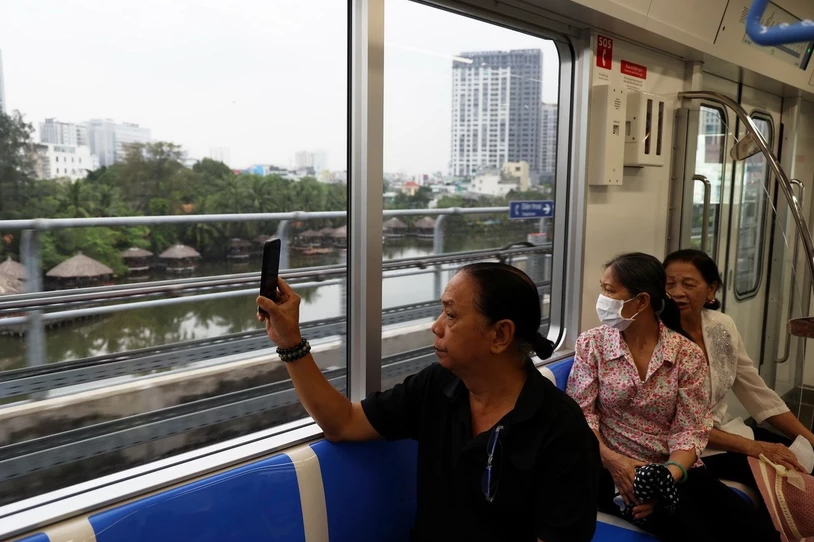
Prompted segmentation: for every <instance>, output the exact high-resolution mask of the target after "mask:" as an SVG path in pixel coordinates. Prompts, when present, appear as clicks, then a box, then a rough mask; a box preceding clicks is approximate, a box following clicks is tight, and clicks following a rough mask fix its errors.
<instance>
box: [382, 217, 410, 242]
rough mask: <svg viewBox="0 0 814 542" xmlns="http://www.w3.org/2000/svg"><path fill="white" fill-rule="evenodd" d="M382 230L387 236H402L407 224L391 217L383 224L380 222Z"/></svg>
mask: <svg viewBox="0 0 814 542" xmlns="http://www.w3.org/2000/svg"><path fill="white" fill-rule="evenodd" d="M382 230H383V231H384V236H385V237H389V238H394V237H403V236H404V233H405V232H406V231H407V224H405V223H404V222H402V221H401V220H399V219H398V218H396V217H393V218H391V219H390V220H388V221H387V222H385V223H384V224H382Z"/></svg>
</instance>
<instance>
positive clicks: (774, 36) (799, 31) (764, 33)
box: [746, 0, 814, 45]
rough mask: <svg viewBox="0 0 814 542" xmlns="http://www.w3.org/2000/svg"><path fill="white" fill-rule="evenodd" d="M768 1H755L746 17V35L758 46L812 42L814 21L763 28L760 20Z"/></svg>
mask: <svg viewBox="0 0 814 542" xmlns="http://www.w3.org/2000/svg"><path fill="white" fill-rule="evenodd" d="M768 5H769V0H755V1H754V2H752V7H751V8H749V14H748V15H747V16H746V34H748V36H749V38H750V39H751V40H752V41H753V42H755V43H757V44H758V45H783V44H786V43H798V42H805V41H811V40H814V21H812V20H810V19H806V20H804V21H801V22H799V23H794V24H779V25H777V26H774V27H772V28H767V27H765V26H763V25H762V24H761V22H760V19H761V18H762V17H763V12H764V11H766V6H768Z"/></svg>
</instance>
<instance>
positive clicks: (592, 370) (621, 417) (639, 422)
mask: <svg viewBox="0 0 814 542" xmlns="http://www.w3.org/2000/svg"><path fill="white" fill-rule="evenodd" d="M706 376H707V362H706V360H705V359H704V354H703V352H702V351H701V349H700V348H699V347H698V345H696V344H695V343H693V342H691V341H690V340H689V339H686V338H685V337H683V336H681V335H680V334H678V333H676V332H675V331H673V330H671V329H669V328H667V327H665V326H664V324H659V342H658V345H656V348H655V350H654V351H653V357H652V358H651V359H650V364H649V366H648V368H647V376H646V377H645V379H644V381H642V379H641V378H640V377H639V372H638V371H637V370H636V365H635V364H634V363H633V356H632V355H631V353H630V349H628V346H627V343H626V342H625V341H624V340H623V338H622V333H621V332H620V331H618V330H616V329H614V328H612V327H608V326H601V327H597V328H594V329H591V330H588V331H586V332H585V333H583V334H582V335H580V336H579V338H578V339H577V347H576V355H575V357H574V367H573V369H572V370H571V375H570V376H569V378H568V388H567V391H568V394H569V395H570V396H571V397H573V398H574V400H575V401H576V402H577V403H579V406H580V407H582V411H583V412H584V414H585V418H586V419H587V420H588V425H590V426H591V428H592V429H596V430H598V431H599V433H600V434H601V435H602V439H603V440H604V441H605V445H607V446H608V448H610V449H611V450H613V451H615V452H617V453H620V454H623V455H626V456H628V457H631V458H633V459H638V460H640V461H645V462H647V463H663V462H664V461H666V460H667V458H668V457H669V456H670V454H671V453H672V452H674V451H676V450H687V451H694V452H695V453H696V454H698V457H699V458H700V456H701V451H702V450H703V449H704V448H705V447H706V445H707V440H708V438H709V431H710V429H712V412H711V411H710V408H709V399H708V397H707V393H708V392H707V387H706V386H705V380H706ZM701 464H702V463H701V461H700V459H699V461H698V463H697V465H696V466H699V465H701Z"/></svg>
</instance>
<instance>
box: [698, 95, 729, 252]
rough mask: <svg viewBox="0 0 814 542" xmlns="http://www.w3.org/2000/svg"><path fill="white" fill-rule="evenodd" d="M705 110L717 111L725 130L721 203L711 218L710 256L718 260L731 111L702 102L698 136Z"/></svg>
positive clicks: (721, 158) (703, 123)
mask: <svg viewBox="0 0 814 542" xmlns="http://www.w3.org/2000/svg"><path fill="white" fill-rule="evenodd" d="M704 109H709V110H712V111H715V112H716V113H718V120H719V121H720V122H722V123H723V130H724V133H723V141H722V142H721V150H720V156H719V158H720V161H721V177H720V184H721V186H720V187H719V195H720V201H718V206H717V208H716V209H715V215H714V216H713V217H710V218H713V221H712V223H713V224H714V225H715V231H713V232H712V247H710V251H709V252H708V254H709V255H710V257H711V258H713V259H717V254H718V249H719V248H720V238H719V235H718V234H719V232H720V225H721V211H722V207H723V197H724V196H723V195H724V187H725V186H724V185H725V184H726V167H727V157H726V144H727V135H728V133H729V128H728V127H729V111H728V110H727V109H726V108H725V107H723V106H722V105H719V104H713V103H709V102H701V103H700V104H699V107H698V111H699V113H700V116H699V122H698V131H699V134H698V135H701V134H700V131H701V129H702V127H703V126H704V125H705V124H706V123H705V122H704V118H703V112H704ZM704 145H705V146H706V141H705V142H704ZM704 152H705V154H706V148H705V149H704ZM695 168H696V171H697V169H698V164H697V163H696V164H695ZM702 220H703V217H702Z"/></svg>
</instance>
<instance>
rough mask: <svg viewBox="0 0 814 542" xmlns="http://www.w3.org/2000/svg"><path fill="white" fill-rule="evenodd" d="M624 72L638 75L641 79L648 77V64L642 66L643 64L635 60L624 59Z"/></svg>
mask: <svg viewBox="0 0 814 542" xmlns="http://www.w3.org/2000/svg"><path fill="white" fill-rule="evenodd" d="M622 73H624V74H625V75H630V76H632V77H638V78H639V79H647V66H642V65H641V64H634V63H633V62H628V61H627V60H623V61H622Z"/></svg>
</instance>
